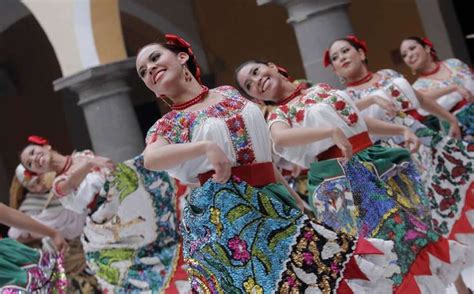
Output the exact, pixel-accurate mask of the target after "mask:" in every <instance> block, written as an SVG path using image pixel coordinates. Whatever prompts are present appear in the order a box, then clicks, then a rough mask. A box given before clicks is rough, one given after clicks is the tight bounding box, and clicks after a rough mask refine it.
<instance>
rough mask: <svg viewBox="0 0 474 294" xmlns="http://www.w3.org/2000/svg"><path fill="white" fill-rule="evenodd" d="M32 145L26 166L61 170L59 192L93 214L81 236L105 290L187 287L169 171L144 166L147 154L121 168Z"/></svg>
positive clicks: (86, 155) (89, 155) (57, 183)
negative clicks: (180, 262)
mask: <svg viewBox="0 0 474 294" xmlns="http://www.w3.org/2000/svg"><path fill="white" fill-rule="evenodd" d="M30 142H31V143H33V144H30V145H28V146H27V147H26V148H25V149H24V151H23V152H22V154H21V159H22V164H23V165H24V166H25V167H26V168H27V169H28V170H30V171H31V172H35V173H41V172H46V171H51V170H54V171H56V173H57V177H56V179H55V180H54V182H53V192H54V193H55V194H56V196H57V197H59V199H60V201H61V202H62V203H63V205H65V206H66V207H67V208H69V209H71V210H74V211H76V212H78V213H86V214H88V215H89V216H88V217H87V220H86V225H85V227H84V234H83V235H82V238H81V240H82V244H83V248H84V252H85V257H86V262H87V265H88V266H89V268H90V269H91V270H93V271H94V272H95V276H96V277H97V279H98V281H99V283H100V286H101V288H102V290H103V291H107V290H108V291H112V292H127V291H153V292H160V291H170V293H177V292H178V291H186V289H189V286H188V285H189V284H188V283H187V282H186V281H184V280H185V274H184V272H183V270H182V269H181V268H178V267H177V265H178V258H179V252H180V246H179V240H178V236H177V232H176V229H177V228H176V225H177V220H176V209H175V208H176V198H175V193H174V192H175V189H174V185H173V183H172V181H171V179H170V178H169V177H168V175H167V174H166V173H157V172H151V171H149V170H146V169H145V168H144V167H143V156H137V157H135V158H133V159H130V160H127V161H125V162H123V163H119V164H117V165H115V164H113V163H112V161H111V160H109V159H107V158H104V157H100V156H95V155H94V154H93V153H92V152H91V151H84V152H76V153H74V154H73V155H72V156H64V155H62V154H60V153H58V152H56V151H54V150H52V149H51V146H50V145H49V144H48V143H47V141H46V140H44V139H42V138H38V137H36V138H35V137H34V138H33V140H30ZM114 168H115V169H114ZM112 169H114V170H112ZM183 276H184V277H183Z"/></svg>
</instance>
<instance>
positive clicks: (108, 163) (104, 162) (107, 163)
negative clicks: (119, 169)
mask: <svg viewBox="0 0 474 294" xmlns="http://www.w3.org/2000/svg"><path fill="white" fill-rule="evenodd" d="M90 163H91V164H92V166H93V167H95V168H108V169H115V163H114V162H113V161H112V159H110V158H107V157H102V156H96V157H94V158H91V159H90Z"/></svg>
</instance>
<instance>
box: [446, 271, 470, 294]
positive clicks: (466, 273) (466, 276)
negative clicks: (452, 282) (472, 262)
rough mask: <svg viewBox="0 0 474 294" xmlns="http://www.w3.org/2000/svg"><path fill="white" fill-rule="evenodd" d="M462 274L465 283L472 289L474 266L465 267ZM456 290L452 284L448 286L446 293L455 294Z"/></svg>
mask: <svg viewBox="0 0 474 294" xmlns="http://www.w3.org/2000/svg"><path fill="white" fill-rule="evenodd" d="M462 276H463V278H464V282H465V283H466V285H467V286H468V287H469V288H471V289H472V290H474V267H471V268H468V269H466V270H465V271H464V272H463V273H462ZM457 293H458V292H457V291H456V288H454V286H451V287H449V288H448V291H447V294H457Z"/></svg>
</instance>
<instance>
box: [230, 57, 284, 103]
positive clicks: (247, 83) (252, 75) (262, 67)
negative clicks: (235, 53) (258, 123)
mask: <svg viewBox="0 0 474 294" xmlns="http://www.w3.org/2000/svg"><path fill="white" fill-rule="evenodd" d="M284 80H285V78H284V77H283V76H282V75H281V74H280V73H279V72H278V69H277V67H276V66H275V65H274V64H273V63H269V64H268V65H267V64H263V63H257V62H248V63H246V64H244V66H242V67H241V68H240V70H239V71H238V72H237V82H238V83H239V86H240V87H241V88H242V89H244V91H245V92H246V93H247V95H249V96H251V97H253V98H255V99H257V100H260V101H274V102H275V101H278V100H280V99H282V98H284V97H280V96H282V95H281V91H282V89H281V86H282V82H283V81H284Z"/></svg>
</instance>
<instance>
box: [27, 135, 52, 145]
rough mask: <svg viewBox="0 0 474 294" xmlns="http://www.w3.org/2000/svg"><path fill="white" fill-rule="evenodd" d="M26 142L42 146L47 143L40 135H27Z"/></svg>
mask: <svg viewBox="0 0 474 294" xmlns="http://www.w3.org/2000/svg"><path fill="white" fill-rule="evenodd" d="M28 142H29V143H31V144H34V145H39V146H44V145H48V144H49V142H48V140H47V139H46V138H43V137H40V136H29V137H28Z"/></svg>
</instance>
